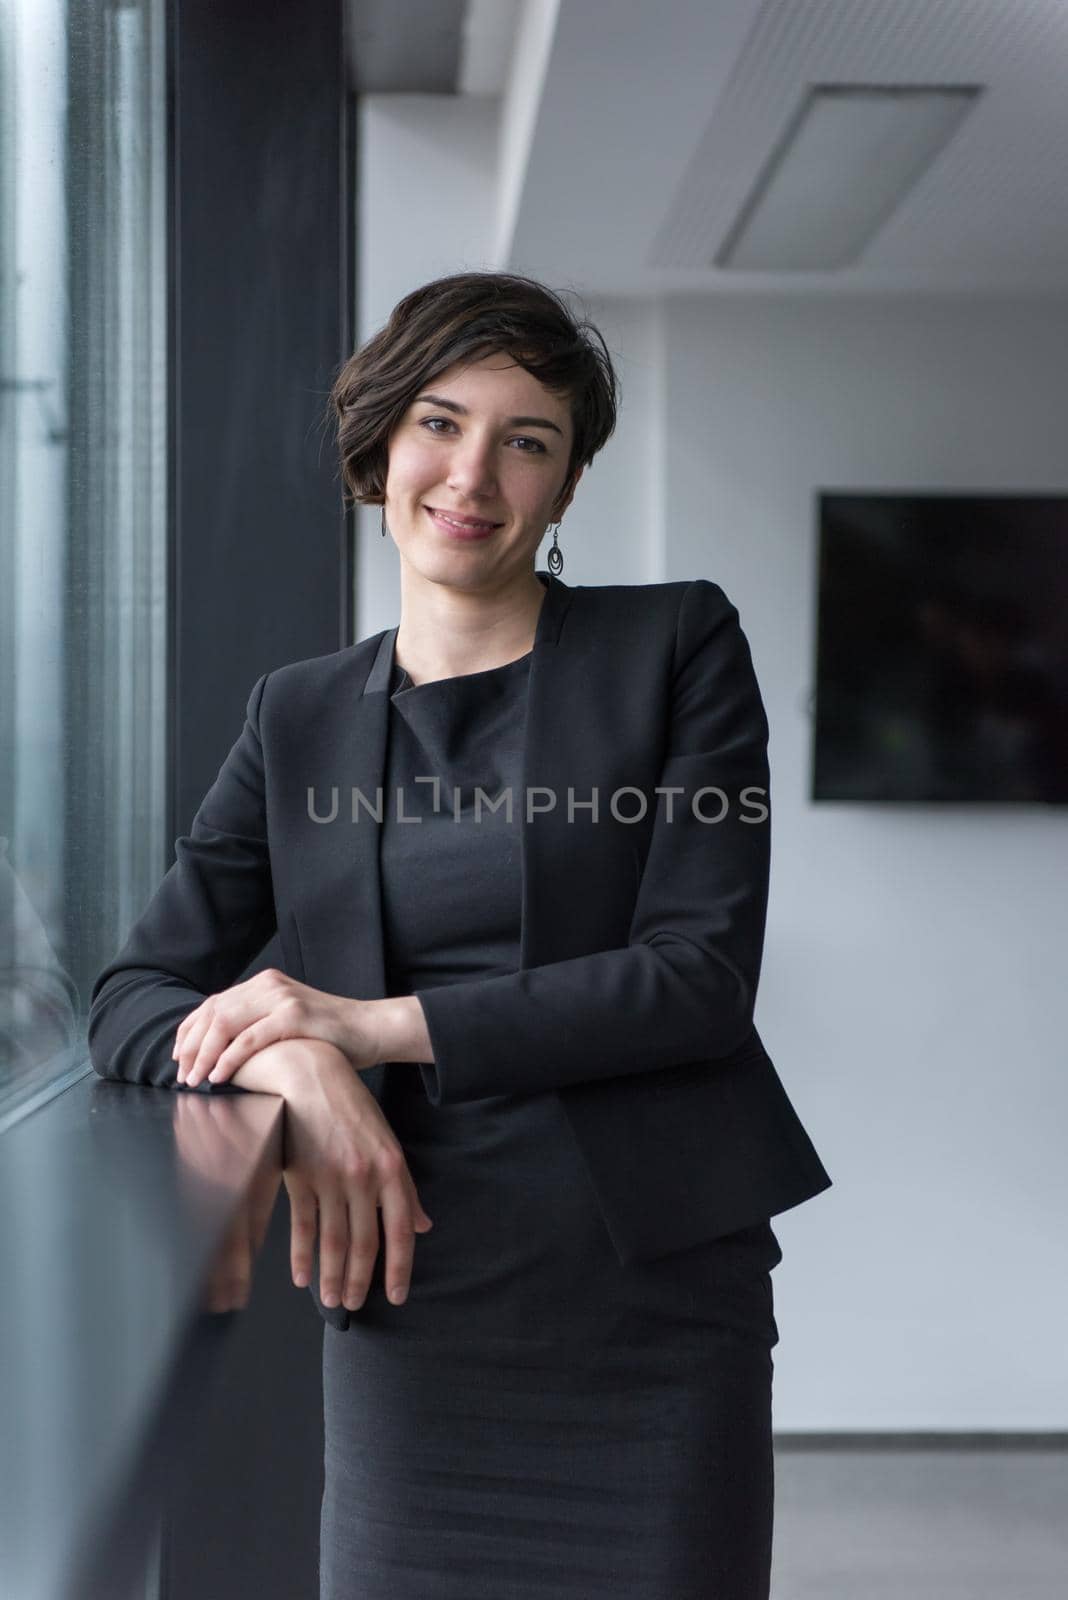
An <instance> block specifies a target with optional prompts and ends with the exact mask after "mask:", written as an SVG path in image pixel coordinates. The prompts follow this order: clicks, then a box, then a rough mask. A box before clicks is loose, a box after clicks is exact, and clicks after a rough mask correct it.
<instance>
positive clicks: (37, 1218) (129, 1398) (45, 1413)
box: [0, 1063, 284, 1596]
mask: <svg viewBox="0 0 1068 1600" xmlns="http://www.w3.org/2000/svg"><path fill="white" fill-rule="evenodd" d="M84 1065H85V1066H86V1067H87V1070H85V1071H83V1072H82V1073H81V1075H80V1076H78V1077H77V1078H76V1079H75V1081H74V1082H72V1083H70V1084H69V1085H68V1087H66V1088H65V1089H64V1090H63V1091H62V1092H60V1093H58V1094H54V1095H53V1096H52V1097H51V1098H50V1099H48V1100H47V1102H46V1103H44V1104H42V1105H40V1106H39V1107H38V1108H37V1109H34V1110H32V1111H31V1112H29V1113H28V1114H25V1115H23V1116H20V1117H19V1118H18V1120H16V1121H15V1122H14V1123H13V1124H12V1125H10V1126H8V1127H7V1128H6V1129H5V1130H4V1132H3V1133H2V1134H0V1203H2V1207H3V1219H4V1225H3V1226H2V1227H0V1275H2V1276H0V1281H2V1283H3V1290H2V1294H0V1305H2V1306H3V1311H2V1313H0V1386H2V1390H3V1400H2V1403H0V1415H2V1416H3V1418H4V1425H3V1433H4V1438H5V1448H4V1451H3V1476H2V1480H0V1592H2V1593H3V1594H9V1595H16V1594H25V1595H30V1594H57V1595H58V1594H63V1595H67V1594H70V1595H72V1596H73V1595H76V1594H79V1593H82V1592H84V1593H85V1594H89V1593H92V1592H102V1591H101V1590H99V1588H97V1589H96V1590H95V1591H94V1590H93V1589H91V1588H89V1587H84V1588H83V1585H89V1584H91V1583H92V1584H99V1582H100V1581H101V1579H102V1578H104V1577H108V1578H109V1579H110V1577H111V1576H112V1575H113V1577H114V1581H115V1586H114V1587H110V1586H109V1589H108V1592H111V1593H115V1594H118V1593H120V1592H121V1591H120V1588H119V1586H118V1585H119V1579H120V1571H119V1568H120V1567H121V1566H122V1563H123V1562H125V1563H126V1564H127V1570H129V1567H130V1563H131V1562H133V1563H135V1562H136V1560H137V1559H138V1557H139V1556H140V1558H142V1559H143V1558H145V1556H146V1555H147V1553H148V1550H149V1547H150V1544H151V1539H152V1534H153V1520H152V1519H153V1514H154V1511H155V1509H156V1507H157V1505H158V1499H157V1500H156V1501H155V1503H153V1497H154V1496H156V1495H158V1493H159V1492H161V1491H162V1492H164V1493H165V1486H166V1484H167V1482H168V1481H169V1482H171V1483H173V1481H174V1477H175V1474H178V1473H180V1471H181V1461H180V1459H175V1456H174V1454H173V1448H174V1447H175V1446H176V1444H177V1442H178V1441H180V1438H181V1437H182V1431H181V1430H182V1427H183V1425H185V1423H187V1421H188V1415H189V1411H190V1405H189V1401H190V1392H191V1387H190V1381H189V1378H190V1373H191V1371H193V1369H194V1368H195V1369H196V1370H198V1371H199V1370H200V1368H201V1367H202V1366H203V1363H204V1361H205V1352H207V1357H206V1359H207V1360H208V1362H209V1363H210V1359H211V1357H210V1351H211V1350H212V1349H213V1348H214V1346H215V1345H216V1344H217V1341H218V1338H219V1336H220V1334H221V1332H222V1330H223V1329H225V1328H226V1327H227V1326H228V1325H229V1324H230V1323H231V1322H232V1321H233V1317H234V1315H235V1313H234V1312H220V1313H215V1312H212V1311H211V1310H210V1304H211V1302H210V1299H209V1295H210V1292H211V1287H212V1285H213V1283H214V1282H215V1274H214V1273H213V1268H216V1267H217V1264H218V1261H219V1251H220V1246H221V1245H222V1244H223V1242H224V1241H225V1240H226V1238H227V1236H228V1234H229V1232H230V1229H231V1227H232V1226H233V1225H234V1224H235V1222H236V1221H237V1219H238V1218H239V1217H240V1216H241V1215H242V1214H243V1213H244V1212H245V1210H246V1208H247V1206H248V1205H249V1203H250V1200H251V1201H253V1203H254V1205H255V1207H256V1208H257V1209H258V1210H259V1211H261V1212H262V1211H264V1210H265V1211H266V1213H267V1214H268V1215H269V1213H270V1211H271V1209H272V1206H273V1201H274V1198H275V1195H276V1193H277V1189H278V1185H279V1179H280V1175H281V1152H282V1125H283V1112H284V1104H283V1101H282V1100H281V1099H280V1098H279V1097H278V1096H276V1095H268V1094H222V1095H205V1094H200V1093H192V1094H183V1093H181V1092H174V1091H169V1090H165V1089H148V1088H140V1087H137V1086H133V1085H127V1084H121V1083H112V1082H108V1081H104V1080H102V1079H101V1078H99V1077H98V1076H97V1075H96V1074H95V1073H94V1072H93V1071H92V1069H91V1068H88V1064H87V1063H85V1064H84ZM216 1303H218V1302H216ZM198 1364H199V1365H198ZM194 1401H195V1395H194ZM178 1413H181V1415H178ZM135 1501H137V1502H140V1503H139V1504H138V1505H136V1506H135V1505H134V1502H135ZM131 1513H133V1514H131ZM116 1519H121V1523H122V1524H123V1525H124V1526H125V1528H126V1529H127V1530H128V1537H124V1539H123V1540H120V1541H119V1542H120V1543H125V1544H126V1546H127V1548H126V1549H125V1550H124V1551H122V1552H120V1551H118V1549H117V1548H116V1542H115V1536H114V1529H115V1526H116ZM109 1541H110V1546H111V1549H112V1550H113V1552H114V1556H113V1558H112V1557H111V1556H109V1554H108V1545H109ZM112 1559H114V1562H115V1563H116V1567H115V1570H114V1572H113V1574H112V1569H111V1568H109V1567H108V1566H107V1563H108V1561H109V1560H112ZM101 1563H103V1566H101V1565H100V1564H101Z"/></svg>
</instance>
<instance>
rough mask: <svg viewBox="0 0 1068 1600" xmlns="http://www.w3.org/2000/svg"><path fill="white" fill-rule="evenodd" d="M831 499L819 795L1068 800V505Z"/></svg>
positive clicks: (818, 729)
mask: <svg viewBox="0 0 1068 1600" xmlns="http://www.w3.org/2000/svg"><path fill="white" fill-rule="evenodd" d="M817 502H818V529H819V577H818V617H817V629H816V695H815V701H816V715H815V734H814V759H813V780H812V798H813V799H814V800H922V801H995V802H999V801H1030V802H1046V803H1052V804H1060V805H1063V804H1064V803H1065V802H1066V801H1068V495H1063V496H1062V495H1015V494H983V495H961V494H867V493H857V492H853V493H828V492H822V493H820V494H819V495H818V497H817Z"/></svg>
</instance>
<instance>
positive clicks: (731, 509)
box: [357, 96, 1068, 1430]
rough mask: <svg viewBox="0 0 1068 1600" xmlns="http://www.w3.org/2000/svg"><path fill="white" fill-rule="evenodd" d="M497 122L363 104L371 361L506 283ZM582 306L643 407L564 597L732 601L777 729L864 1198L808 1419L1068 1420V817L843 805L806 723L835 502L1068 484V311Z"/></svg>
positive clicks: (364, 607)
mask: <svg viewBox="0 0 1068 1600" xmlns="http://www.w3.org/2000/svg"><path fill="white" fill-rule="evenodd" d="M495 119H496V106H495V103H494V102H490V101H485V102H470V101H468V102H464V101H450V100H449V99H447V98H445V97H437V96H404V97H396V96H390V97H372V98H370V99H367V100H365V101H363V103H362V106H361V129H360V145H361V190H362V193H361V202H360V229H359V239H358V245H359V253H360V282H361V297H360V308H359V329H360V336H361V338H364V337H367V336H368V335H369V334H370V333H371V332H373V331H374V330H375V329H376V328H377V327H378V326H380V325H381V322H382V321H383V320H384V319H385V317H386V316H387V315H388V312H389V310H390V309H391V307H392V306H393V304H394V303H395V302H396V300H397V299H399V298H400V296H401V295H402V294H403V293H405V292H406V291H407V290H408V289H409V288H412V287H414V286H415V285H416V284H417V283H421V282H424V281H426V280H427V279H428V278H431V277H435V276H437V275H439V274H441V273H444V272H451V271H456V270H460V269H462V268H468V267H485V266H490V265H492V264H493V262H492V259H491V251H492V245H491V238H492V227H493V211H494V194H493V184H494V177H495V159H496V158H495ZM512 265H513V266H514V267H515V269H516V270H519V271H523V270H525V268H524V265H523V263H522V262H521V261H517V262H515V263H512ZM554 286H555V287H558V288H559V287H563V288H571V287H574V288H576V289H578V290H579V291H580V292H582V294H583V297H584V299H585V300H586V302H587V304H588V305H589V308H590V312H591V314H592V316H593V318H594V320H595V321H596V322H597V323H598V324H599V326H601V328H602V331H603V332H604V334H605V337H606V339H607V341H608V344H609V347H610V349H611V351H612V353H613V357H614V358H615V359H617V361H618V364H619V367H620V372H621V375H622V380H623V388H624V404H623V410H622V414H621V418H620V425H619V428H618V430H617V433H616V435H615V436H614V437H613V439H612V440H611V441H610V443H609V445H608V446H607V447H606V449H605V450H604V452H603V453H602V455H601V456H599V457H598V459H597V461H596V462H595V463H594V466H593V467H592V468H591V469H590V470H589V471H588V472H587V474H586V476H585V478H584V480H583V482H582V483H581V484H580V486H579V490H578V493H577V495H576V497H575V500H574V502H573V504H572V506H571V508H570V510H569V511H568V513H567V515H566V517H565V518H564V522H563V524H562V527H561V530H560V542H561V547H562V549H563V551H564V558H565V565H564V574H563V576H564V579H565V581H567V582H569V583H589V584H596V583H609V582H622V583H640V582H649V581H657V580H659V579H669V578H680V577H689V576H695V575H703V576H707V577H711V578H713V579H715V580H716V581H717V582H719V583H721V584H722V585H723V587H724V588H725V589H726V591H727V593H728V594H729V595H730V596H731V598H732V599H733V600H734V601H735V603H736V604H737V605H738V607H739V610H740V612H741V616H742V622H743V626H744V628H745V630H746V632H747V634H748V636H749V639H750V643H751V645H752V648H753V653H754V658H755V660H756V665H757V671H758V676H759V678H760V682H761V687H762V690H763V693H764V698H765V702H766V704H767V708H768V715H769V720H770V723H771V736H772V743H771V759H772V795H773V805H774V823H773V841H774V843H773V866H772V884H771V901H770V906H769V925H768V938H767V947H766V955H765V962H764V969H763V974H762V979H761V990H760V998H759V1002H758V1013H757V1021H758V1024H759V1026H760V1029H761V1032H762V1034H763V1036H764V1038H765V1041H766V1043H767V1045H768V1048H769V1050H770V1051H771V1054H772V1057H773V1059H774V1060H775V1061H776V1064H777V1066H778V1068H779V1070H780V1073H781V1075H782V1077H783V1079H784V1081H785V1083H786V1086H787V1090H788V1092H789V1093H790V1094H791V1097H792V1098H793V1100H794V1103H795V1105H796V1106H797V1109H798V1111H799V1112H800V1114H801V1116H802V1119H803V1120H804V1121H805V1122H806V1124H807V1125H808V1127H809V1129H810V1132H811V1133H812V1136H813V1139H814V1140H815V1143H816V1145H817V1148H818V1149H819V1151H820V1154H821V1155H822V1156H823V1158H824V1160H825V1162H826V1164H827V1166H828V1169H829V1170H830V1172H831V1175H832V1177H833V1178H834V1180H835V1186H834V1188H832V1189H831V1190H830V1191H829V1192H828V1193H826V1194H824V1195H821V1196H819V1197H817V1199H815V1200H813V1201H812V1202H811V1203H810V1204H808V1205H806V1206H803V1207H800V1208H799V1209H798V1210H796V1211H794V1212H790V1213H787V1214H785V1215H784V1216H782V1217H780V1218H778V1219H776V1222H775V1228H776V1232H777V1234H778V1236H779V1239H780V1241H781V1242H782V1246H783V1251H784V1259H783V1262H782V1264H781V1266H780V1267H779V1268H778V1269H777V1270H776V1272H775V1275H774V1285H775V1296H776V1313H777V1316H778V1320H779V1327H780V1332H781V1334H782V1341H781V1343H780V1344H779V1345H778V1346H777V1347H776V1352H775V1365H776V1379H775V1422H776V1426H777V1427H778V1428H780V1429H783V1430H790V1429H797V1428H815V1429H828V1430H833V1429H846V1430H848V1429H869V1428H870V1429H883V1428H885V1429H890V1430H896V1429H909V1428H917V1429H933V1428H950V1429H955V1428H960V1429H964V1430H968V1429H983V1428H992V1429H997V1428H1003V1429H1031V1428H1034V1429H1048V1428H1063V1427H1065V1426H1068V1372H1066V1368H1065V1362H1064V1359H1063V1356H1062V1347H1063V1344H1064V1328H1065V1326H1066V1325H1068V1287H1066V1286H1068V1248H1066V1245H1065V1242H1064V1235H1065V1222H1066V1219H1068V1182H1066V1179H1065V1176H1064V1173H1065V1171H1066V1170H1068V1163H1065V1161H1064V1157H1063V1153H1062V1150H1061V1146H1062V1144H1063V1142H1064V1140H1063V1136H1062V1128H1063V1127H1064V1125H1065V1121H1066V1114H1068V1085H1066V1081H1065V1073H1064V1071H1063V1070H1062V1068H1063V1065H1064V1046H1063V1040H1064V1038H1065V1036H1066V1034H1068V1000H1066V995H1068V985H1066V983H1065V978H1064V966H1065V958H1064V955H1063V952H1064V950H1065V949H1066V948H1068V928H1066V920H1068V919H1066V915H1065V910H1064V906H1065V903H1066V901H1068V893H1066V891H1068V848H1066V839H1065V819H1064V817H1063V814H1060V815H1058V814H1057V813H1056V812H1053V811H1051V812H1049V813H1045V812H1044V811H1043V809H1042V808H1034V809H1019V808H1006V809H1004V810H1001V811H999V810H998V808H996V807H971V808H968V809H964V808H961V809H955V808H947V807H941V808H937V809H936V808H927V807H922V806H909V807H906V806H901V807H897V806H871V805H869V806H847V805H833V806H831V805H820V806H813V805H812V804H811V803H810V802H808V801H807V800H806V798H805V795H806V791H807V788H808V760H809V737H810V728H809V723H808V720H807V717H806V715H805V712H804V709H803V707H804V702H805V700H806V698H807V695H808V692H809V690H810V689H811V686H812V661H813V644H814V641H813V625H814V598H815V597H814V577H815V527H814V502H813V496H814V491H815V490H816V489H817V488H833V487H839V488H841V487H867V488H885V489H890V488H894V487H903V488H936V489H938V488H946V489H960V490H965V489H976V488H983V487H989V488H997V489H1007V488H1019V489H1035V490H1037V489H1053V490H1064V489H1065V488H1066V487H1068V483H1066V480H1068V408H1065V406H1064V403H1063V388H1064V376H1063V375H1064V372H1065V370H1066V366H1068V361H1066V358H1068V302H1062V303H1057V302H1049V303H1041V302H1031V303H1028V304H1013V303H1012V302H1007V301H996V300H989V301H986V300H979V299H971V300H959V301H956V302H953V301H948V300H942V301H926V302H924V301H907V300H901V299H897V300H882V301H874V300H867V301H860V300H857V301H842V300H834V299H830V298H828V299H827V300H821V299H816V298H812V297H806V298H805V299H804V300H801V299H798V300H797V301H794V302H787V301H777V300H773V299H770V298H765V297H761V298H749V299H742V298H739V297H736V296H732V297H723V298H716V297H703V298H698V297H694V298H680V299H673V300H669V301H666V302H664V303H662V304H660V305H652V304H648V303H636V302H623V301H615V300H608V301H601V300H598V298H597V296H596V294H595V293H594V292H592V291H591V290H590V289H589V288H588V286H584V285H581V284H575V285H572V284H570V283H569V282H568V281H567V280H566V279H560V280H557V281H556V282H555V284H554ZM360 546H361V548H360V553H359V560H358V575H357V582H358V586H359V595H358V606H357V618H358V635H359V636H361V637H362V636H365V635H366V634H368V633H371V632H374V631H377V630H378V629H380V628H384V627H388V626H391V625H392V624H393V623H394V622H396V621H397V617H398V606H399V588H398V585H397V579H396V562H397V558H396V554H395V550H394V547H393V545H392V542H391V541H389V540H387V541H382V540H380V539H379V537H378V513H377V511H375V512H370V513H365V514H364V520H363V527H362V529H361V534H360ZM547 548H548V542H546V544H545V545H543V547H542V550H541V552H540V553H539V561H538V564H539V565H540V566H543V565H544V560H545V554H546V552H547Z"/></svg>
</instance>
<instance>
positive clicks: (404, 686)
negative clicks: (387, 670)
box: [392, 650, 534, 695]
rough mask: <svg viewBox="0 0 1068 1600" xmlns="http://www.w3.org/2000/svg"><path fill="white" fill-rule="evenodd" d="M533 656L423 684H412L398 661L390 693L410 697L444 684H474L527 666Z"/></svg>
mask: <svg viewBox="0 0 1068 1600" xmlns="http://www.w3.org/2000/svg"><path fill="white" fill-rule="evenodd" d="M533 654H534V651H533V650H527V651H524V653H523V654H522V655H521V656H516V657H515V659H514V660H512V661H504V662H502V663H501V665H500V666H499V667H484V668H483V669H482V671H481V672H457V673H455V674H454V675H453V676H452V677H451V678H428V679H427V680H426V682H425V683H412V681H411V679H410V678H409V677H408V673H407V670H406V668H404V667H402V666H401V665H400V663H399V662H398V661H394V663H393V671H394V679H395V684H394V688H393V691H392V693H393V694H394V695H398V694H404V695H410V694H415V693H416V692H417V691H418V690H420V689H434V688H438V687H440V686H441V685H442V684H445V683H448V684H457V683H476V682H479V681H481V680H484V679H486V678H494V677H497V676H499V675H500V674H501V673H504V672H510V671H512V670H513V669H514V668H515V667H519V666H525V665H527V664H528V663H529V661H530V659H531V657H532V656H533Z"/></svg>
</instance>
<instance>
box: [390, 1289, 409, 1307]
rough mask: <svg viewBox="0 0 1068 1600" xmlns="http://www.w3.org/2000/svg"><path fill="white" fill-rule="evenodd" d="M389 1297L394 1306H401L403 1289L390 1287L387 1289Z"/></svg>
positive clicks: (403, 1294)
mask: <svg viewBox="0 0 1068 1600" xmlns="http://www.w3.org/2000/svg"><path fill="white" fill-rule="evenodd" d="M389 1298H390V1299H391V1300H392V1301H393V1304H394V1305H395V1306H402V1305H403V1304H404V1301H405V1298H406V1295H405V1291H404V1290H403V1289H399V1288H398V1289H391V1290H390V1291H389Z"/></svg>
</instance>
